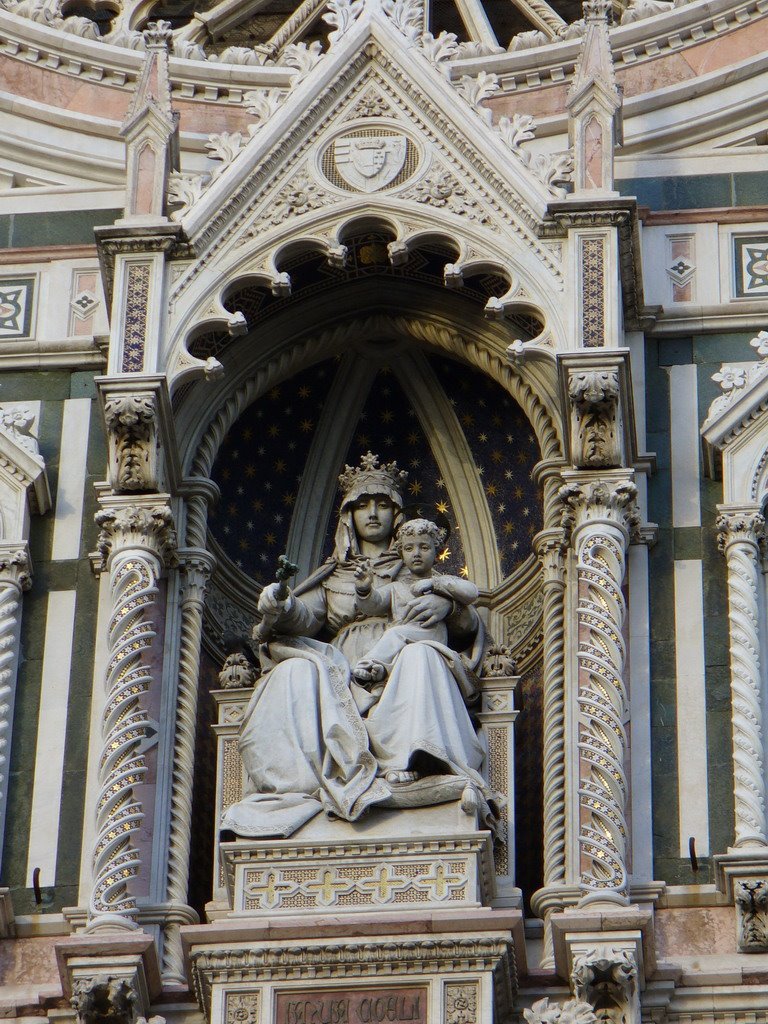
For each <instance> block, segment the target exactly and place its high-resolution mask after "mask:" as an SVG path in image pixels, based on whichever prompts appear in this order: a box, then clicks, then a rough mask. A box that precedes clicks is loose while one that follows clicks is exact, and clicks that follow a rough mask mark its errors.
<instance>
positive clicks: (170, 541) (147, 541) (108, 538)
mask: <svg viewBox="0 0 768 1024" xmlns="http://www.w3.org/2000/svg"><path fill="white" fill-rule="evenodd" d="M95 520H96V525H97V526H98V527H99V528H100V529H99V540H98V544H97V550H98V554H99V555H100V556H101V562H100V565H99V568H100V569H105V568H106V567H107V564H108V562H109V559H110V557H111V556H113V555H115V554H117V553H118V552H119V551H124V550H126V549H130V548H139V549H145V550H147V549H148V550H149V551H151V552H152V553H153V554H155V555H156V556H157V557H158V558H159V559H160V561H161V562H162V563H163V564H168V562H169V561H170V559H171V557H172V556H173V554H174V552H175V549H176V531H175V529H174V522H173V514H172V513H171V510H170V509H169V508H168V506H167V505H151V506H148V507H145V506H143V505H123V506H120V507H117V508H105V509H102V510H101V511H100V512H97V513H96V516H95Z"/></svg>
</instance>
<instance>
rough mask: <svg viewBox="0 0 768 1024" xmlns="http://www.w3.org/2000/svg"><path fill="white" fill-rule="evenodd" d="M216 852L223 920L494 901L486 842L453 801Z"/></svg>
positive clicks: (319, 825) (322, 821) (320, 823)
mask: <svg viewBox="0 0 768 1024" xmlns="http://www.w3.org/2000/svg"><path fill="white" fill-rule="evenodd" d="M220 855H221V858H222V865H223V869H224V878H225V882H226V890H227V894H228V904H229V912H228V913H227V915H226V916H227V917H232V916H238V915H242V914H246V915H249V916H253V915H258V916H269V917H271V918H274V916H275V915H276V914H280V915H283V914H286V913H288V914H296V913H313V914H314V913H328V911H329V910H334V911H344V912H348V911H352V912H358V911H364V912H370V911H376V910H385V911H392V912H397V913H400V912H402V911H403V910H411V909H417V908H419V907H425V906H427V905H428V906H429V907H430V908H432V907H451V908H458V907H464V908H476V907H480V906H482V905H486V906H487V905H488V904H489V903H490V902H491V900H492V899H493V897H494V895H495V889H494V872H493V851H492V842H491V835H490V833H489V832H487V831H483V830H479V829H478V828H477V826H476V821H475V817H474V815H469V814H465V813H464V812H463V811H462V809H461V804H460V802H458V801H456V802H455V803H449V804H440V805H438V806H437V807H424V808H418V809H411V810H398V811H373V812H371V813H370V814H368V815H367V816H366V817H365V818H364V819H363V820H362V821H361V822H354V823H352V822H346V821H336V820H329V819H327V818H322V817H320V818H318V819H315V820H314V821H311V822H309V823H308V824H307V825H305V826H304V828H302V829H300V830H299V831H298V832H297V833H296V835H295V836H293V837H291V838H290V839H283V840H278V839H268V840H238V841H236V842H232V843H222V844H221V846H220Z"/></svg>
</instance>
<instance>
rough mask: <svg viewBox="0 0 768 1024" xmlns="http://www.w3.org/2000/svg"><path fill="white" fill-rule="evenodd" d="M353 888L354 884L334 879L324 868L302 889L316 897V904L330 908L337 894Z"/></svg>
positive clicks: (331, 873)
mask: <svg viewBox="0 0 768 1024" xmlns="http://www.w3.org/2000/svg"><path fill="white" fill-rule="evenodd" d="M354 887H355V883H354V882H349V881H343V880H342V879H340V878H338V877H335V873H334V872H333V871H331V870H330V869H329V868H326V869H325V870H324V871H322V872H321V873H320V875H319V877H318V878H317V879H316V880H315V881H314V882H305V883H304V885H303V886H302V889H303V891H304V892H306V893H309V894H310V895H313V894H314V895H316V896H317V902H318V903H322V904H324V905H325V906H330V904H332V903H335V902H336V896H337V895H338V894H339V893H342V892H349V891H350V890H352V889H354Z"/></svg>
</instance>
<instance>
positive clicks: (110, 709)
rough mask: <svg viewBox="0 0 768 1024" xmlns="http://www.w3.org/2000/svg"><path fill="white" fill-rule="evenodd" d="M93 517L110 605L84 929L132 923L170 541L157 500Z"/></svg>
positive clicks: (166, 514)
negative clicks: (161, 591)
mask: <svg viewBox="0 0 768 1024" xmlns="http://www.w3.org/2000/svg"><path fill="white" fill-rule="evenodd" d="M96 522H97V524H98V525H99V526H100V527H101V533H100V536H99V551H100V553H101V556H102V567H103V568H105V569H106V570H107V571H108V572H109V580H110V594H111V611H110V617H109V625H108V655H107V667H106V672H105V681H104V684H105V704H104V714H103V725H102V730H103V732H102V735H103V747H102V753H101V758H100V761H99V796H98V800H97V805H96V819H97V820H96V844H95V848H94V855H93V889H92V892H91V899H90V905H89V908H88V926H87V930H88V931H96V930H100V929H110V930H115V929H123V930H124V929H133V928H135V927H136V916H137V914H138V907H137V903H136V899H135V897H134V895H133V894H132V892H131V882H132V880H133V879H134V878H135V877H136V876H137V875H138V874H139V871H140V870H141V868H142V864H141V856H140V854H139V851H138V850H137V849H136V846H135V845H134V843H133V837H134V833H136V832H137V831H138V830H139V828H140V827H141V822H142V819H143V817H144V811H143V808H142V805H141V802H140V800H139V799H138V798H137V795H136V789H137V787H139V786H140V785H141V783H142V782H143V780H144V776H145V774H146V772H147V764H146V761H145V758H144V755H143V753H142V744H143V742H144V741H145V739H146V737H147V728H148V726H149V724H150V723H149V716H148V714H147V711H146V701H145V699H144V697H145V694H146V693H147V692H148V690H149V688H150V686H151V685H152V683H153V665H152V661H151V647H152V642H153V639H154V637H155V635H156V628H157V621H156V619H157V614H158V613H157V610H156V607H155V604H156V597H157V581H158V579H159V577H160V574H161V572H162V570H163V567H164V564H165V560H166V558H167V556H168V552H169V550H170V549H171V548H172V546H173V544H174V539H175V538H174V533H173V519H172V516H171V512H170V509H169V508H168V507H167V505H165V504H160V503H158V502H157V499H156V498H155V500H154V501H152V499H151V498H149V497H148V498H146V499H143V500H142V499H132V500H131V501H130V503H129V501H128V500H125V501H124V502H120V501H119V499H118V500H117V501H115V504H114V506H113V507H108V508H104V509H103V510H102V511H101V512H99V513H97V516H96ZM147 870H148V866H147Z"/></svg>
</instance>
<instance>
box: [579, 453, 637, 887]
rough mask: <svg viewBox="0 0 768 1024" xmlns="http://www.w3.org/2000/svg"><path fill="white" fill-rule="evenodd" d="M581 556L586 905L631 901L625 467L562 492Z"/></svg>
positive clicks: (629, 495) (632, 507)
mask: <svg viewBox="0 0 768 1024" xmlns="http://www.w3.org/2000/svg"><path fill="white" fill-rule="evenodd" d="M561 495H562V496H563V498H564V499H565V500H566V502H567V503H568V505H569V506H570V509H571V511H572V514H573V533H572V538H571V544H572V547H573V549H574V551H575V554H576V572H577V580H576V587H577V592H576V599H577V611H576V615H577V623H576V629H577V637H578V655H577V657H578V669H577V673H578V674H577V686H578V693H577V729H578V736H577V745H578V779H577V783H578V796H579V841H578V853H579V861H580V864H579V875H580V878H579V887H580V889H581V893H582V896H581V904H582V905H588V904H596V903H598V904H599V903H610V904H620V905H625V904H626V903H627V902H628V878H627V867H626V847H627V823H626V805H627V776H626V766H625V759H626V753H627V737H626V732H625V723H626V721H627V718H628V714H629V700H628V693H627V688H626V684H625V679H624V665H625V660H626V651H625V643H624V637H623V629H624V620H625V617H626V603H625V600H624V595H623V592H622V587H623V584H624V575H625V569H626V558H627V549H628V546H629V541H630V536H631V534H632V533H633V531H634V530H635V529H636V528H637V525H638V522H639V514H638V511H637V505H636V495H637V489H636V487H635V485H634V484H633V483H632V482H631V480H630V479H628V476H627V474H626V472H625V471H613V472H611V471H607V472H606V473H605V474H601V476H600V477H595V476H593V477H591V478H586V479H585V475H584V474H582V473H579V474H574V479H573V482H571V483H569V484H567V485H566V486H565V487H564V488H563V490H562V491H561Z"/></svg>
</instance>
